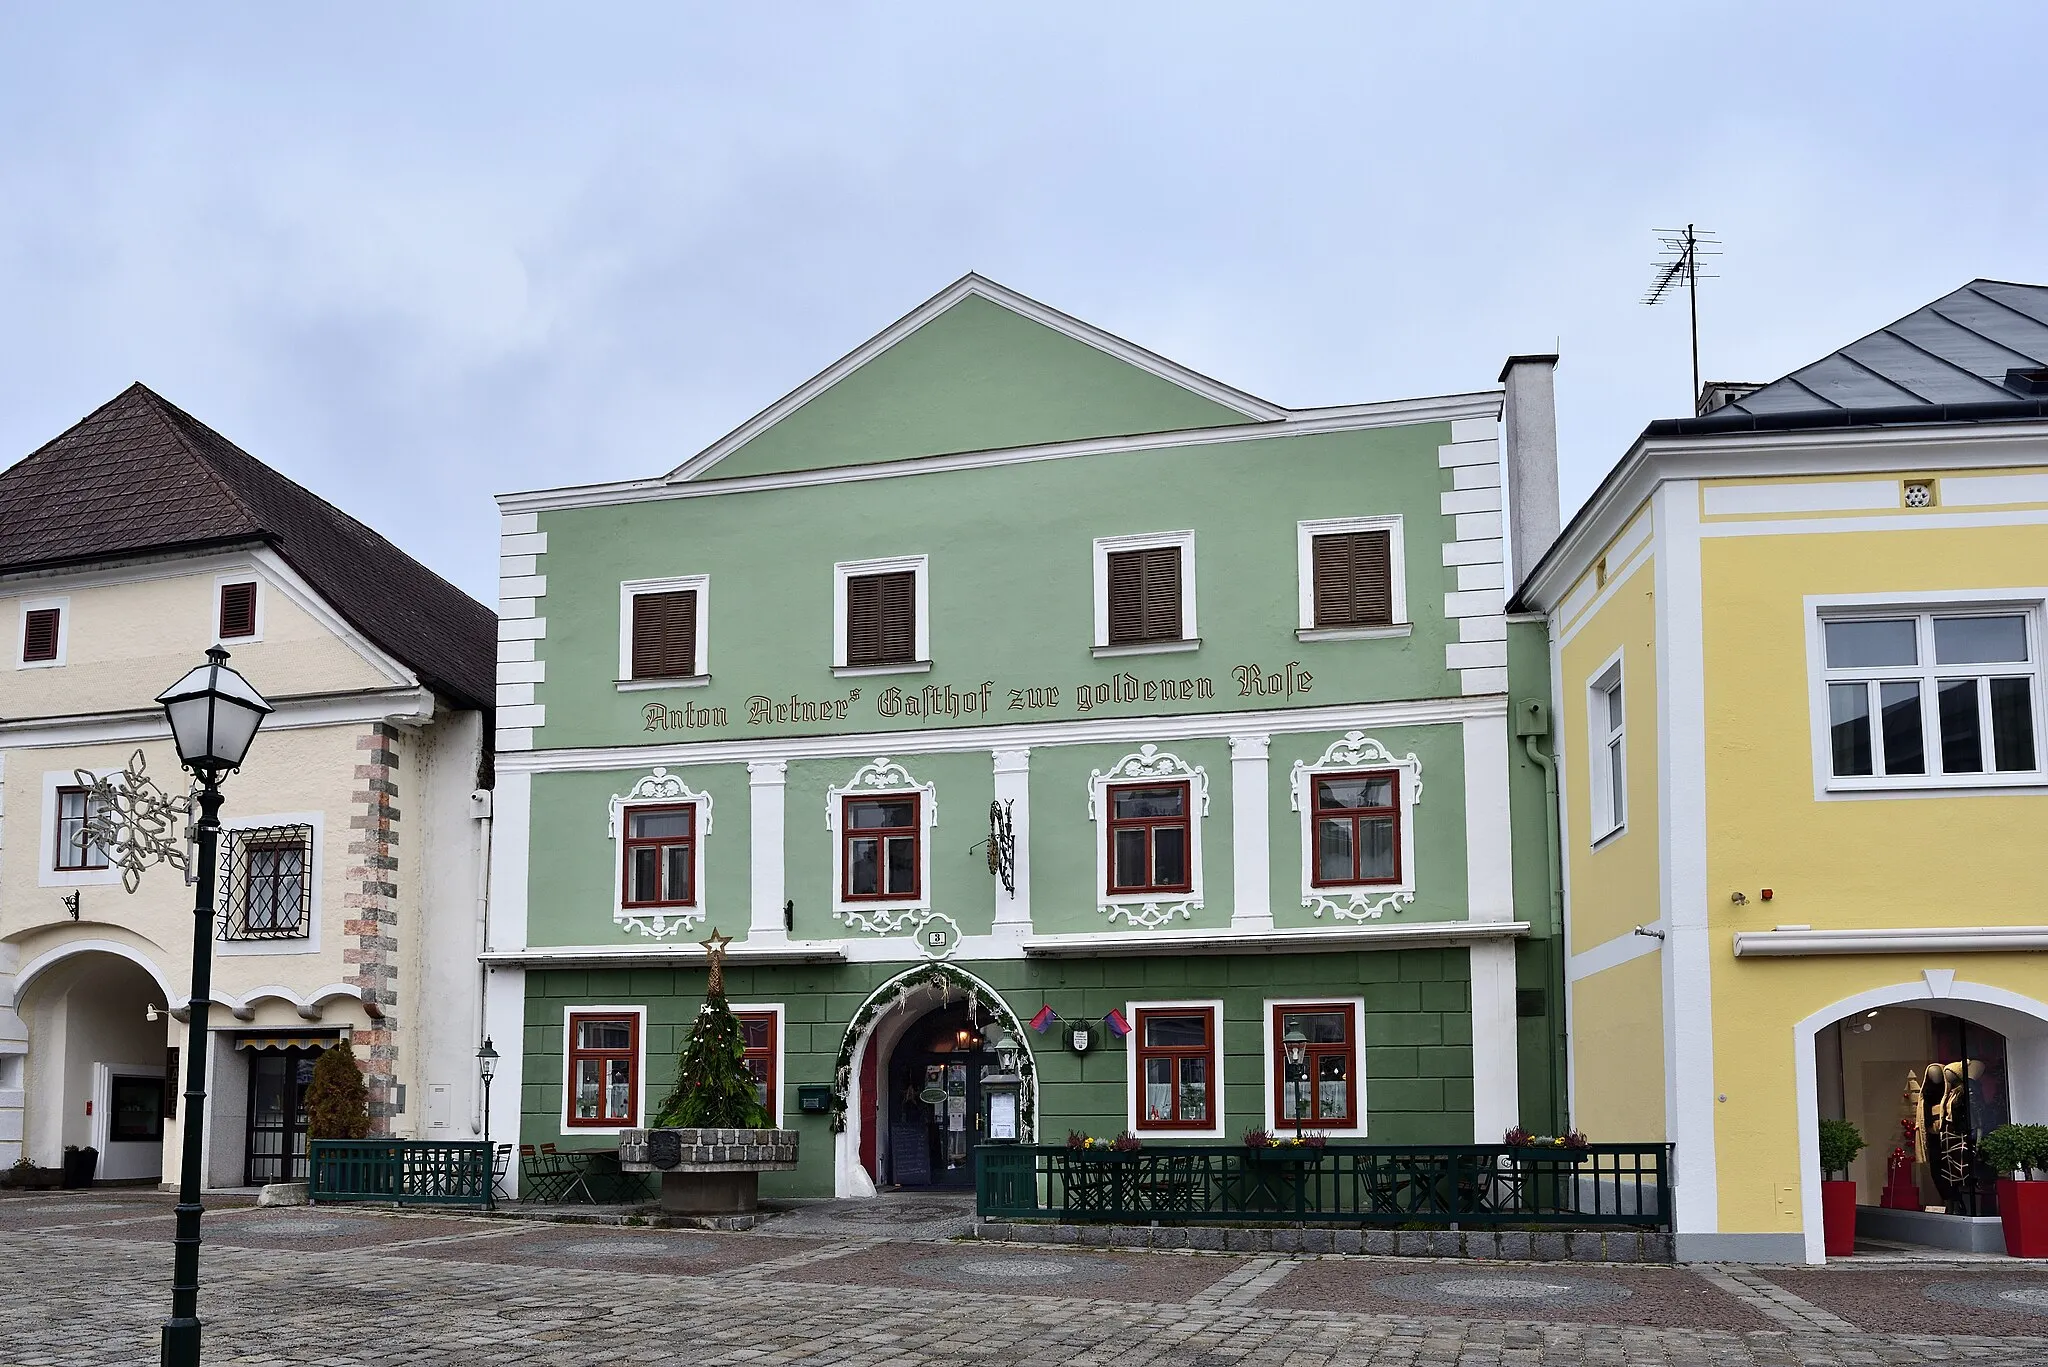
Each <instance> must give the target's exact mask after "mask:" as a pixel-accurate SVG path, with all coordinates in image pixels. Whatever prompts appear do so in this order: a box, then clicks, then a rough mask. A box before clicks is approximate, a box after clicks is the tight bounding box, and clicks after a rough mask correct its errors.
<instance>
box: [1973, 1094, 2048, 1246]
mask: <svg viewBox="0 0 2048 1367" xmlns="http://www.w3.org/2000/svg"><path fill="white" fill-rule="evenodd" d="M1977 1153H1978V1155H1979V1156H1980V1157H1981V1158H1983V1160H1984V1161H1985V1163H1986V1164H1988V1165H1989V1166H1990V1167H1991V1169H1992V1170H1993V1171H1994V1172H1996V1173H1997V1174H1998V1219H1999V1223H2000V1224H2001V1225H2003V1226H2004V1227H2005V1251H2006V1252H2007V1253H2009V1254H2011V1255H2012V1256H2013V1257H2015V1258H2048V1182H2037V1181H2034V1180H2033V1174H2034V1173H2035V1172H2036V1171H2039V1170H2041V1169H2048V1125H2000V1126H1999V1127H1998V1128H1997V1129H1995V1130H1993V1131H1992V1132H1991V1133H1990V1134H1987V1135H1985V1136H1984V1138H1983V1139H1982V1140H1981V1141H1979V1142H1978V1144H1977Z"/></svg>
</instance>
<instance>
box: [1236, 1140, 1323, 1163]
mask: <svg viewBox="0 0 2048 1367" xmlns="http://www.w3.org/2000/svg"><path fill="white" fill-rule="evenodd" d="M1244 1155H1245V1157H1246V1159H1248V1160H1249V1161H1251V1162H1253V1163H1313V1162H1315V1161H1316V1160H1317V1159H1319V1158H1321V1157H1322V1156H1323V1151H1322V1150H1321V1149H1320V1148H1317V1147H1316V1146H1315V1145H1313V1144H1267V1145H1265V1146H1264V1147H1259V1146H1256V1145H1251V1144H1247V1145H1246V1146H1245V1150H1244Z"/></svg>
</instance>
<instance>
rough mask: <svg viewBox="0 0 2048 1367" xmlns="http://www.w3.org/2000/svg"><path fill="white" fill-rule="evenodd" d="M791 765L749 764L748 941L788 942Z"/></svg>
mask: <svg viewBox="0 0 2048 1367" xmlns="http://www.w3.org/2000/svg"><path fill="white" fill-rule="evenodd" d="M788 773H789V765H788V764H787V763H786V762H785V761H783V760H779V759H768V760H754V761H752V762H751V763H749V764H748V765H747V781H748V783H749V784H751V785H752V795H753V837H752V839H753V844H752V855H753V912H754V914H753V921H752V923H751V924H750V925H749V926H748V927H747V943H748V944H752V945H763V944H786V943H788V941H789V930H788V928H787V927H786V925H785V924H784V922H783V919H782V906H783V903H784V901H785V900H786V899H787V894H786V893H785V892H784V890H783V889H784V886H785V885H784V881H783V874H782V861H783V854H784V849H785V845H784V839H783V821H784V818H783V809H784V797H785V794H786V791H787V790H786V784H787V781H788Z"/></svg>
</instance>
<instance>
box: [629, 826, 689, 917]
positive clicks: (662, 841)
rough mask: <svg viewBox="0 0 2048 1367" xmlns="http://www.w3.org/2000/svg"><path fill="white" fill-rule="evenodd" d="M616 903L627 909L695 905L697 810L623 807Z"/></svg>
mask: <svg viewBox="0 0 2048 1367" xmlns="http://www.w3.org/2000/svg"><path fill="white" fill-rule="evenodd" d="M623 815H624V820H625V840H624V842H623V844H624V853H623V854H622V855H621V857H620V868H619V902H620V905H622V906H628V907H693V906H695V905H697V806H696V804H695V803H693V802H684V803H677V804H673V805H668V806H660V807H628V808H626V810H625V812H624V814H623Z"/></svg>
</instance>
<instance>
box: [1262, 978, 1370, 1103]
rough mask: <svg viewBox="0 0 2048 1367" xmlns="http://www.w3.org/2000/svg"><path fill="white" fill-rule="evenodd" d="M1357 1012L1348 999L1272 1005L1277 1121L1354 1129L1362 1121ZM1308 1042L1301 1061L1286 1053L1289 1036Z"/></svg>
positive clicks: (1274, 1091)
mask: <svg viewBox="0 0 2048 1367" xmlns="http://www.w3.org/2000/svg"><path fill="white" fill-rule="evenodd" d="M1356 1020H1357V1013H1356V1012H1355V1010H1354V1009H1353V1008H1352V1007H1351V1006H1349V1005H1346V1004H1343V1003H1334V1004H1321V1003H1317V1004H1311V1005H1305V1006H1304V1005H1294V1004H1286V1005H1281V1006H1276V1007H1274V1008H1273V1059H1272V1067H1271V1069H1270V1072H1271V1074H1272V1078H1273V1125H1274V1128H1275V1129H1277V1130H1279V1131H1281V1132H1283V1133H1284V1132H1285V1131H1287V1130H1289V1129H1291V1128H1296V1127H1300V1128H1304V1129H1344V1130H1348V1129H1353V1128H1355V1127H1356V1126H1357V1125H1358V1123H1359V1121H1358V1039H1357V1035H1356ZM1289 1031H1298V1032H1299V1033H1300V1034H1301V1035H1302V1037H1303V1038H1304V1039H1306V1040H1307V1041H1308V1042H1307V1043H1306V1044H1304V1045H1303V1046H1302V1055H1303V1057H1302V1061H1301V1062H1300V1063H1299V1064H1294V1063H1290V1062H1289V1061H1288V1058H1287V1043H1286V1041H1287V1035H1288V1032H1289Z"/></svg>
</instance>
